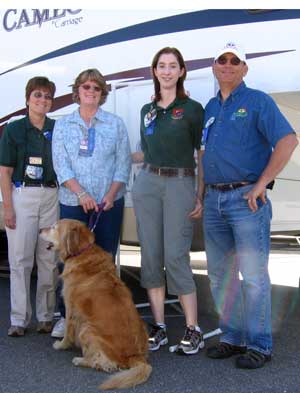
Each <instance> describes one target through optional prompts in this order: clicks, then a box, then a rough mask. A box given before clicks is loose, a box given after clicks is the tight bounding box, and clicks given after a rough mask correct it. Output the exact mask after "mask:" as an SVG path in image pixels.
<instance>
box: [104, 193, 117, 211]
mask: <svg viewBox="0 0 300 393" xmlns="http://www.w3.org/2000/svg"><path fill="white" fill-rule="evenodd" d="M114 199H115V198H114V195H113V194H112V193H109V192H108V193H107V194H106V195H104V197H103V199H102V203H104V207H103V210H104V211H106V210H110V209H111V208H112V207H114Z"/></svg>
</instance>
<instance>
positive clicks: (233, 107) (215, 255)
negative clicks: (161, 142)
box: [199, 43, 298, 369]
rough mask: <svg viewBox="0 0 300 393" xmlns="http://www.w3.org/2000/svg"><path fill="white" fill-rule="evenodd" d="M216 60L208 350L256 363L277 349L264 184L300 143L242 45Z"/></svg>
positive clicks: (209, 127) (208, 118)
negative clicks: (258, 85) (213, 328)
mask: <svg viewBox="0 0 300 393" xmlns="http://www.w3.org/2000/svg"><path fill="white" fill-rule="evenodd" d="M212 67H213V72H214V75H215V77H216V78H217V80H218V82H219V86H220V91H219V92H218V94H217V96H216V97H214V98H212V99H211V100H210V101H209V103H208V104H207V106H206V108H205V121H204V124H205V127H204V130H203V138H202V167H203V184H202V187H201V191H200V194H201V195H199V196H200V197H202V198H203V200H204V201H203V209H204V210H203V223H204V235H205V249H206V253H207V260H208V275H209V279H210V285H211V291H212V295H213V297H214V301H215V304H216V307H217V310H218V313H219V315H220V328H221V330H222V332H223V333H222V336H221V339H220V342H219V343H218V344H217V345H215V346H213V347H210V348H208V350H207V356H208V357H210V358H213V359H224V358H228V357H230V356H232V355H239V356H238V357H237V358H236V366H237V367H238V368H251V369H253V368H258V367H262V366H264V364H265V362H266V361H269V360H271V353H272V327H271V285H270V279H269V274H268V256H269V242H270V240H269V239H270V221H271V216H272V208H271V203H270V200H269V199H268V197H267V188H271V187H272V185H273V180H274V178H275V177H276V176H277V174H278V173H279V172H280V171H281V170H282V169H283V167H284V166H285V165H286V163H287V162H288V160H289V158H290V156H291V154H292V152H293V150H294V149H295V147H296V146H297V143H298V142H297V138H296V135H295V133H294V131H293V129H292V127H291V126H290V124H289V123H288V122H287V120H286V119H285V118H284V117H283V115H282V114H281V113H280V111H279V109H278V108H277V106H276V104H275V103H274V101H273V100H272V98H271V97H269V96H268V95H267V94H265V93H263V92H261V91H258V90H254V89H250V88H248V87H247V86H246V85H245V83H244V82H243V77H244V76H245V75H246V74H247V71H248V66H247V64H246V57H245V54H244V53H243V52H242V51H241V50H240V48H238V47H237V46H236V45H235V44H234V43H227V44H226V45H225V47H224V48H222V50H220V51H219V52H218V53H217V55H216V57H215V61H214V64H213V66H212ZM239 273H241V275H242V277H243V281H240V280H239Z"/></svg>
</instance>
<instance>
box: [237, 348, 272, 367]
mask: <svg viewBox="0 0 300 393" xmlns="http://www.w3.org/2000/svg"><path fill="white" fill-rule="evenodd" d="M270 360H271V355H265V354H264V353H261V352H258V351H255V350H254V349H248V351H247V352H246V353H245V354H244V355H241V356H239V357H238V358H237V359H236V361H235V365H236V367H237V368H248V369H254V368H261V367H263V366H264V365H265V363H266V362H269V361H270Z"/></svg>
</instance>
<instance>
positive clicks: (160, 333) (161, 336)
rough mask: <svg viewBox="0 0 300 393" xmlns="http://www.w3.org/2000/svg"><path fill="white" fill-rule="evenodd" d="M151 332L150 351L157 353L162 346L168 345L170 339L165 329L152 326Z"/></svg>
mask: <svg viewBox="0 0 300 393" xmlns="http://www.w3.org/2000/svg"><path fill="white" fill-rule="evenodd" d="M150 327H151V331H150V333H149V338H148V349H149V351H157V350H158V349H159V348H160V346H161V345H166V344H168V337H167V332H166V329H165V328H162V327H160V326H158V325H153V324H150Z"/></svg>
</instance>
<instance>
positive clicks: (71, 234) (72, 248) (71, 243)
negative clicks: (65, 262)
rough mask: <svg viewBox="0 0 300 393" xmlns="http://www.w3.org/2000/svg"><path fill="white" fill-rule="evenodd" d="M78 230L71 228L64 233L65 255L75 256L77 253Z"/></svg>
mask: <svg viewBox="0 0 300 393" xmlns="http://www.w3.org/2000/svg"><path fill="white" fill-rule="evenodd" d="M79 241H80V239H79V228H78V227H75V228H72V229H71V230H70V231H68V232H67V233H66V238H65V245H66V252H67V255H68V256H70V255H75V254H76V253H78V251H79V247H80V244H79Z"/></svg>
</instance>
